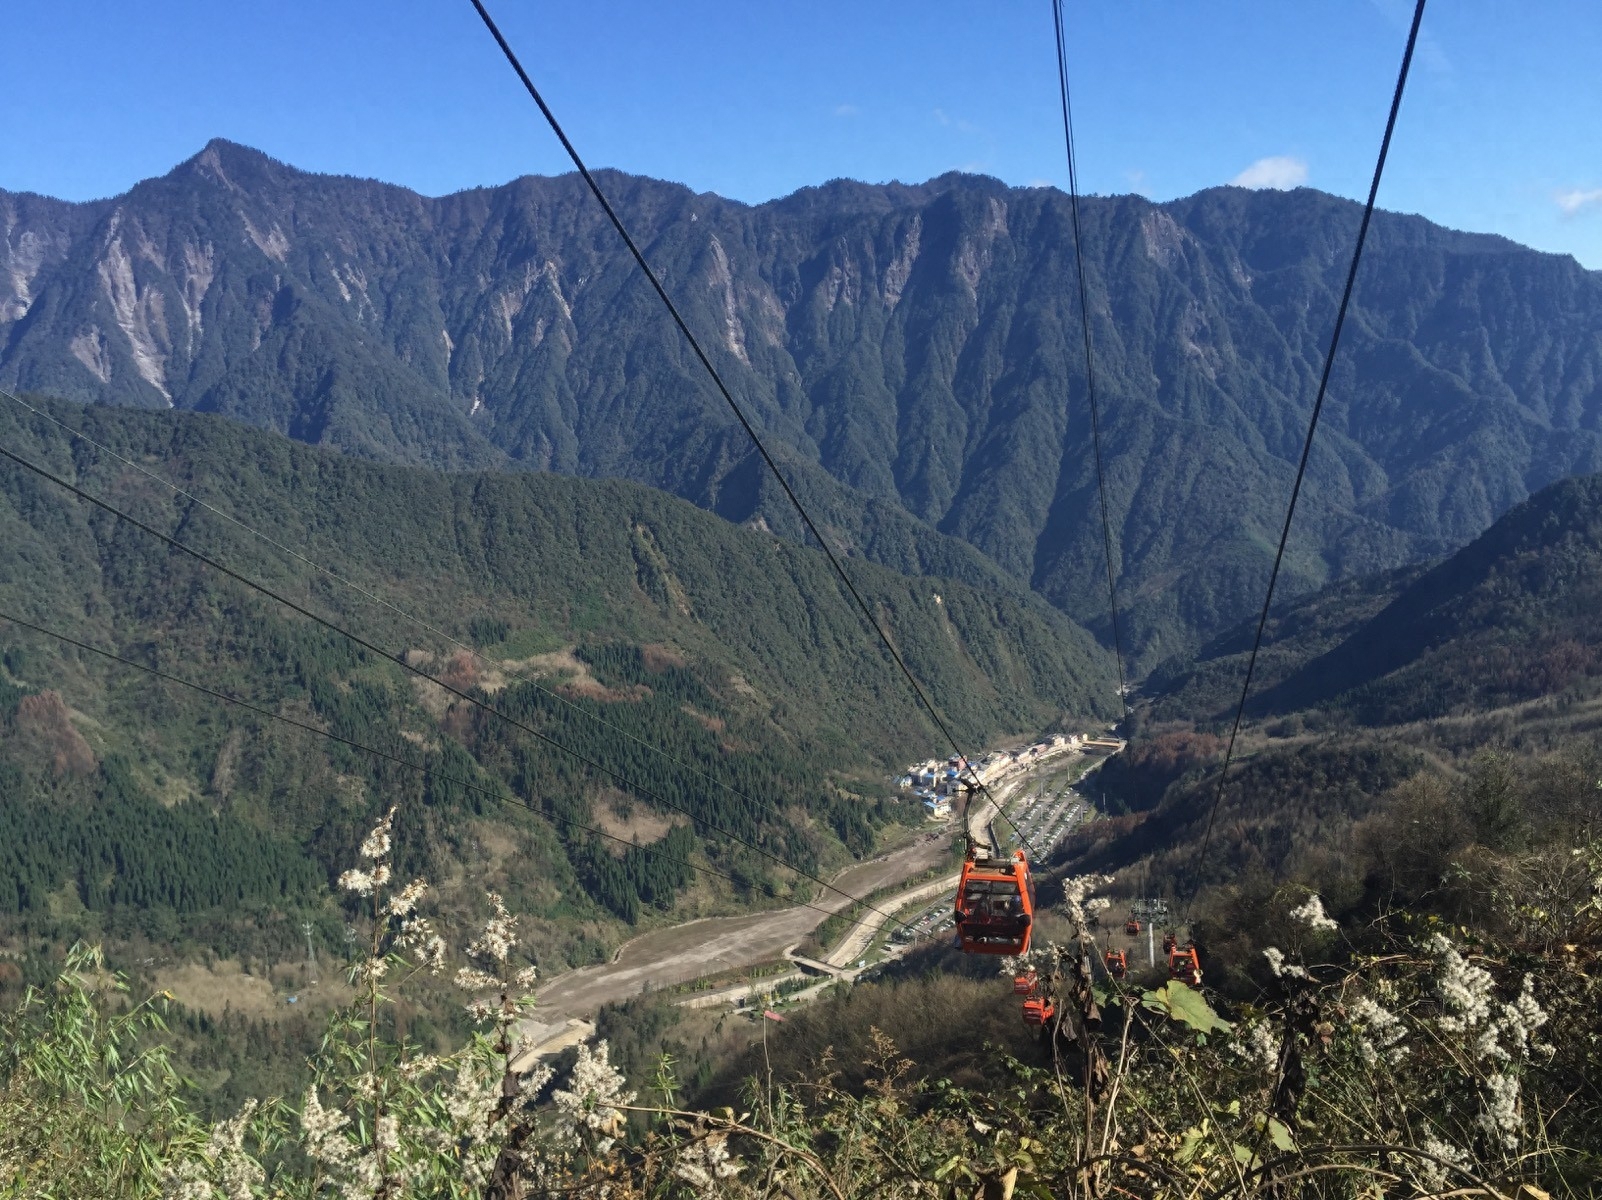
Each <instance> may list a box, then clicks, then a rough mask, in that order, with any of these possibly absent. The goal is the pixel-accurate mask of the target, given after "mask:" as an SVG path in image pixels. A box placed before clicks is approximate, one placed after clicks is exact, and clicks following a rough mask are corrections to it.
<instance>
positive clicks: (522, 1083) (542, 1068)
mask: <svg viewBox="0 0 1602 1200" xmlns="http://www.w3.org/2000/svg"><path fill="white" fill-rule="evenodd" d="M555 1076H556V1072H555V1071H554V1070H552V1069H551V1068H550V1067H549V1066H547V1065H546V1064H545V1063H535V1064H534V1066H533V1067H531V1068H530V1069H529V1070H528V1071H526V1072H524V1073H523V1074H522V1075H520V1076H518V1080H517V1092H518V1095H520V1096H522V1097H523V1098H524V1102H525V1103H526V1104H532V1103H534V1101H535V1100H536V1099H538V1098H539V1094H540V1093H541V1092H543V1091H544V1090H545V1085H546V1084H548V1083H550V1082H551V1080H552V1079H553V1078H555Z"/></svg>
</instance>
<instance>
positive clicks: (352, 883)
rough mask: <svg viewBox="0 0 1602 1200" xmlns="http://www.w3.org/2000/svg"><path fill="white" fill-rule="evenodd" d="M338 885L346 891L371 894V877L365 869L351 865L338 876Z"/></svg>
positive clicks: (364, 894) (362, 894)
mask: <svg viewBox="0 0 1602 1200" xmlns="http://www.w3.org/2000/svg"><path fill="white" fill-rule="evenodd" d="M339 886H340V887H341V888H343V889H344V890H345V891H347V892H355V893H356V894H357V895H358V896H371V895H372V894H373V877H372V876H371V875H369V874H368V873H367V872H366V871H362V870H358V869H357V868H356V867H352V868H351V869H350V870H348V871H346V872H345V873H344V874H343V875H341V876H340V877H339Z"/></svg>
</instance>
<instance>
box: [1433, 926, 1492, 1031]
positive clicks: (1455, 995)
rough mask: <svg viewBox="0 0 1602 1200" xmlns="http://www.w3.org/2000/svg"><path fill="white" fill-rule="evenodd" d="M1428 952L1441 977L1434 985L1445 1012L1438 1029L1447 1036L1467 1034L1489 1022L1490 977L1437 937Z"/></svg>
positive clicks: (1446, 941)
mask: <svg viewBox="0 0 1602 1200" xmlns="http://www.w3.org/2000/svg"><path fill="white" fill-rule="evenodd" d="M1428 948H1429V950H1430V952H1431V953H1433V954H1434V955H1435V956H1436V957H1437V958H1439V959H1440V962H1441V974H1440V977H1439V978H1438V979H1437V980H1436V984H1435V986H1436V990H1437V991H1439V992H1440V996H1441V1003H1442V1004H1443V1005H1444V1006H1445V1008H1446V1015H1445V1016H1443V1017H1442V1018H1441V1022H1440V1024H1441V1028H1442V1029H1444V1030H1446V1031H1447V1032H1448V1033H1467V1032H1468V1031H1469V1030H1471V1029H1476V1028H1478V1027H1479V1026H1481V1025H1483V1024H1485V1023H1486V1022H1487V1021H1489V1020H1490V1018H1491V984H1492V980H1491V973H1490V972H1489V971H1487V970H1485V969H1484V968H1483V967H1476V966H1474V965H1472V964H1471V963H1469V962H1468V960H1466V959H1465V958H1464V957H1463V956H1462V955H1461V954H1459V953H1458V951H1457V947H1456V946H1454V945H1452V943H1451V942H1450V941H1449V940H1448V939H1447V938H1445V937H1444V936H1442V935H1441V934H1439V933H1437V934H1435V935H1434V936H1433V937H1431V938H1430V940H1429V942H1428Z"/></svg>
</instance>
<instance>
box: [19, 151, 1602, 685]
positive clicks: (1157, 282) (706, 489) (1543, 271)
mask: <svg viewBox="0 0 1602 1200" xmlns="http://www.w3.org/2000/svg"><path fill="white" fill-rule="evenodd" d="M605 186H606V187H607V188H608V190H609V192H610V194H611V195H612V197H613V199H614V202H615V203H616V204H617V206H618V207H619V209H620V211H621V212H622V213H623V215H624V217H625V220H627V221H628V222H629V224H630V225H631V227H632V228H634V229H635V230H636V232H637V234H638V236H639V237H640V239H641V241H642V243H643V245H644V246H645V248H646V252H647V253H648V255H649V256H650V258H651V260H652V262H653V263H654V264H655V265H656V266H657V267H658V269H659V270H660V271H661V273H662V275H663V277H664V280H665V282H666V285H667V286H668V288H669V289H670V290H671V291H672V293H673V295H674V296H675V297H676V298H677V300H678V301H679V302H680V303H681V305H682V306H683V308H684V310H685V312H686V315H687V317H688V319H689V320H690V321H691V323H692V325H693V326H694V328H696V330H697V331H698V333H699V335H700V336H701V337H703V339H704V340H705V342H706V344H707V345H708V347H709V350H710V352H711V353H712V354H713V355H714V356H715V358H716V360H717V361H718V364H719V367H720V370H722V371H723V372H724V373H725V377H726V378H727V379H728V381H729V382H730V384H731V386H732V387H733V388H734V390H735V392H736V394H737V395H738V396H739V397H740V399H741V400H742V402H743V403H744V404H745V405H747V407H748V408H749V410H750V412H751V413H752V415H753V416H754V418H755V419H756V421H757V422H758V424H759V425H760V426H761V427H763V428H764V429H766V430H767V431H768V432H769V434H770V435H771V436H772V437H773V439H774V440H775V443H776V444H777V445H778V446H779V447H780V449H781V451H782V453H783V454H784V456H785V457H786V458H787V459H789V460H790V461H792V462H793V464H794V469H795V470H796V471H797V472H798V474H799V475H800V476H801V477H802V481H803V485H804V486H805V487H806V488H807V489H808V491H809V494H811V495H813V496H814V497H815V498H816V499H817V500H818V502H819V503H820V505H822V506H823V507H825V508H826V509H828V510H829V511H830V512H831V513H834V514H836V515H837V516H838V518H839V519H838V521H835V522H833V524H835V525H836V527H838V528H839V529H841V530H842V531H843V532H842V533H841V536H842V539H843V541H845V542H851V543H854V544H855V545H856V548H858V549H860V550H861V551H862V552H863V553H867V554H870V555H879V554H883V555H887V556H889V558H890V559H892V560H893V558H894V555H893V554H892V553H891V551H890V550H888V549H886V547H887V546H888V545H890V544H891V543H894V544H896V545H904V544H906V543H907V542H908V540H909V539H911V540H913V541H917V540H919V539H922V541H923V542H924V543H929V544H933V543H932V542H931V541H930V539H934V541H939V539H938V538H937V537H936V536H935V535H934V534H932V533H931V532H930V527H933V528H934V529H937V530H939V531H941V532H942V533H944V534H947V535H950V536H951V537H954V538H957V539H961V540H962V541H964V542H966V543H968V544H969V545H971V546H972V547H976V548H977V549H978V550H980V551H982V552H983V553H984V554H985V555H987V556H988V557H989V558H990V559H991V560H993V561H994V562H995V563H997V564H999V565H1000V566H1001V567H1002V568H1003V569H1005V570H1006V571H1007V572H1009V573H1011V574H1013V575H1014V576H1016V577H1017V578H1020V579H1023V580H1025V581H1027V582H1029V583H1030V584H1031V585H1032V586H1034V587H1035V588H1036V589H1037V590H1039V591H1040V592H1042V593H1043V594H1044V595H1045V596H1046V597H1047V598H1049V599H1050V600H1052V601H1053V602H1054V603H1056V604H1058V605H1059V606H1061V607H1063V608H1065V609H1066V610H1067V611H1068V612H1070V613H1072V614H1074V615H1075V616H1077V617H1079V618H1080V619H1083V620H1087V621H1090V622H1092V623H1094V622H1097V621H1104V617H1105V606H1106V602H1105V589H1104V586H1103V585H1102V583H1101V582H1100V581H1101V580H1102V579H1103V576H1102V573H1101V572H1102V567H1101V546H1100V536H1099V528H1098V527H1097V523H1096V519H1095V513H1094V509H1093V508H1092V505H1093V503H1094V477H1093V473H1092V467H1091V460H1090V454H1089V422H1088V417H1087V413H1086V411H1085V406H1084V383H1083V380H1084V369H1083V363H1082V361H1081V357H1082V356H1081V353H1080V351H1079V350H1078V349H1077V347H1078V344H1079V343H1078V337H1077V334H1076V333H1075V329H1076V327H1077V326H1076V323H1077V321H1078V314H1077V311H1076V309H1075V307H1074V305H1075V296H1076V295H1077V292H1076V289H1075V286H1074V276H1073V273H1072V242H1071V235H1070V230H1069V226H1068V220H1067V202H1066V198H1065V197H1063V196H1062V195H1061V194H1059V193H1057V192H1055V191H1052V190H1050V189H1009V188H1007V187H1004V186H1003V185H1001V184H999V183H997V182H996V181H994V180H990V179H985V178H977V177H969V176H959V175H952V176H946V177H943V178H941V179H938V180H934V181H931V182H929V183H927V184H923V185H920V186H915V187H907V186H900V185H890V186H869V185H862V184H855V183H848V182H836V183H831V184H828V185H825V186H823V187H819V188H811V189H806V190H804V191H802V192H798V193H796V194H795V195H793V196H789V197H786V198H784V199H782V200H778V201H774V202H772V203H769V204H764V205H760V206H756V207H748V206H745V205H740V204H736V203H732V202H729V201H726V200H722V199H720V198H718V197H716V196H710V195H697V194H695V193H693V192H691V191H689V190H687V189H685V188H682V187H677V186H674V185H670V184H664V183H660V182H657V181H653V180H647V179H639V178H634V177H630V176H625V175H620V174H608V175H607V176H606V177H605ZM1357 216H1358V210H1357V207H1356V206H1355V205H1352V204H1349V203H1346V202H1344V201H1340V200H1337V199H1334V198H1332V197H1329V196H1325V195H1322V194H1320V193H1317V192H1313V191H1309V190H1300V191H1296V192H1291V193H1252V192H1244V191H1240V190H1237V189H1218V190H1214V191H1210V192H1204V193H1201V194H1199V195H1197V196H1194V197H1190V198H1188V199H1185V200H1181V201H1175V202H1173V203H1169V204H1165V205H1153V204H1150V203H1148V202H1146V201H1144V200H1141V199H1139V198H1136V197H1115V198H1107V199H1096V198H1092V199H1091V200H1090V201H1088V202H1087V203H1086V205H1085V206H1084V217H1085V231H1086V250H1087V253H1088V255H1089V258H1088V267H1089V272H1090V276H1091V278H1090V293H1091V296H1092V314H1091V316H1092V321H1093V329H1094V336H1095V343H1096V354H1097V364H1098V377H1099V381H1100V386H1101V389H1102V393H1103V397H1104V402H1105V417H1104V421H1105V423H1104V434H1105V438H1106V450H1107V454H1108V466H1109V469H1110V478H1109V494H1110V499H1111V501H1112V505H1113V508H1114V513H1113V519H1114V532H1115V541H1116V544H1115V552H1116V554H1117V556H1118V562H1117V564H1116V565H1117V571H1118V575H1119V584H1120V588H1121V589H1122V592H1123V600H1124V604H1125V606H1126V607H1127V609H1128V616H1129V621H1128V630H1129V633H1130V634H1131V637H1132V640H1133V641H1134V642H1135V643H1136V645H1137V646H1138V650H1139V655H1140V657H1141V659H1142V661H1152V660H1154V659H1155V658H1157V657H1160V656H1162V655H1163V654H1166V653H1172V652H1174V651H1176V650H1179V649H1183V648H1185V647H1186V646H1189V645H1193V644H1194V643H1195V641H1196V639H1197V638H1199V637H1201V636H1203V635H1206V634H1208V633H1211V632H1215V631H1217V630H1219V629H1221V628H1223V627H1226V626H1228V625H1231V624H1233V623H1234V622H1235V621H1237V620H1239V619H1240V618H1241V617H1242V616H1243V615H1245V613H1246V611H1247V610H1249V609H1250V608H1251V607H1252V605H1253V603H1254V600H1253V596H1254V594H1260V588H1261V586H1262V584H1263V582H1264V581H1265V579H1266V574H1267V569H1268V563H1269V560H1270V556H1271V553H1272V542H1273V540H1274V539H1275V538H1276V537H1277V533H1278V524H1279V521H1280V519H1281V516H1282V513H1283V504H1284V501H1285V498H1286V495H1287V492H1288V488H1289V480H1290V475H1291V472H1292V470H1293V466H1294V461H1295V458H1296V455H1297V454H1298V453H1299V450H1300V440H1301V436H1302V433H1303V430H1304V428H1305V421H1306V416H1307V411H1308V406H1309V404H1310V402H1311V398H1312V394H1313V391H1314V388H1315V386H1316V379H1317V372H1318V369H1319V366H1320V364H1321V361H1322V354H1323V350H1324V347H1325V344H1326V342H1327V339H1328V334H1329V326H1330V323H1331V320H1332V317H1333V312H1334V306H1335V302H1336V299H1337V296H1338V289H1339V286H1340V283H1341V281H1342V278H1343V272H1344V268H1345V263H1346V261H1347V256H1348V254H1349V252H1350V246H1351V241H1352V237H1353V235H1354V233H1355V228H1356V222H1357ZM0 229H3V231H4V239H3V244H0V382H4V383H6V384H7V385H8V386H12V387H22V388H27V389H33V390H38V391H43V392H53V393H58V394H62V395H66V396H70V397H74V398H77V399H83V400H90V399H93V400H102V401H110V402H114V403H121V404H136V405H145V406H164V405H168V404H171V405H175V406H178V407H181V408H192V409H200V410H208V411H215V412H221V413H225V414H228V415H231V416H234V417H237V418H239V419H241V420H244V421H248V422H251V423H253V424H257V425H261V426H265V427H268V428H272V429H276V430H278V431H280V432H283V433H285V434H288V435H289V436H291V437H295V438H298V439H301V440H304V441H309V442H319V443H327V444H332V445H336V446H339V447H341V448H343V449H345V450H346V451H348V452H351V453H354V454H358V455H362V456H367V457H373V458H381V459H387V460H399V461H415V462H423V463H428V464H430V465H435V466H446V467H465V466H479V465H506V464H520V465H526V466H529V467H534V468H543V469H551V470H556V471H562V472H568V473H576V474H584V475H597V476H602V475H606V476H611V475H615V476H624V477H628V478H633V479H637V480H641V481H644V482H647V483H651V484H654V485H656V486H660V487H665V488H667V489H669V490H672V491H674V492H677V493H678V494H681V495H684V496H687V497H689V498H691V499H693V500H695V501H697V502H698V503H701V504H703V505H707V506H709V507H714V508H716V509H717V510H718V511H720V512H723V513H724V514H725V515H727V516H730V517H733V518H734V519H737V520H746V519H753V518H756V519H767V520H769V521H770V522H773V523H775V524H778V523H781V522H782V521H783V519H784V518H783V514H782V512H781V511H780V510H778V509H775V508H774V507H773V506H772V504H771V499H770V497H769V495H768V493H766V492H765V491H764V490H763V489H762V488H761V487H760V486H759V485H758V483H757V482H756V479H755V475H754V474H753V472H752V471H751V467H750V464H749V462H748V456H749V447H748V446H747V445H746V444H745V441H744V439H743V437H742V436H739V435H738V431H737V430H736V429H734V428H732V427H731V421H730V418H729V417H728V415H727V413H726V412H725V410H724V409H723V408H722V406H721V402H720V401H718V399H717V398H716V396H715V394H714V393H713V392H712V391H711V389H710V387H709V386H708V385H707V383H706V381H705V380H704V378H703V377H702V376H701V374H700V372H699V368H698V366H697V365H696V364H695V362H694V361H693V359H692V358H691V356H690V355H689V354H688V353H687V352H686V350H685V347H684V346H683V344H682V343H681V341H680V339H679V338H678V335H677V334H676V332H675V331H674V330H673V329H672V327H671V326H670V325H669V323H668V321H667V320H666V318H665V317H664V316H663V314H662V313H661V311H660V310H659V307H658V304H657V302H656V300H655V298H654V297H653V296H652V295H651V294H650V292H649V289H648V288H647V286H646V285H645V284H644V283H643V281H642V280H641V279H640V278H639V277H638V274H637V272H636V271H635V270H634V268H633V267H632V264H630V263H629V262H628V261H627V259H626V256H625V255H624V254H622V253H621V251H620V247H619V246H618V244H617V241H616V238H615V235H614V234H613V233H612V232H611V230H610V228H609V227H607V226H606V225H605V222H604V218H603V217H602V216H601V215H600V213H599V212H598V211H597V209H596V207H595V206H594V204H593V202H592V201H590V200H589V199H588V197H587V195H586V194H584V192H583V191H582V186H581V184H580V183H579V182H578V181H577V180H576V179H575V178H573V177H570V176H569V177H562V178H557V179H541V178H528V179H521V180H517V181H515V182H513V183H510V184H507V185H505V186H504V187H499V188H489V189H480V190H475V191H471V192H464V193H460V194H457V195H454V196H447V197H443V198H439V199H429V198H425V197H422V196H418V195H416V194H414V193H411V192H408V191H405V190H404V189H400V188H395V187H390V186H386V185H383V184H379V183H374V182H370V181H364V180H355V179H346V178H334V177H325V176H312V175H306V174H303V173H301V172H298V171H295V170H293V169H292V168H290V167H288V166H285V165H283V164H281V163H277V162H274V161H272V160H270V159H268V158H266V157H264V156H262V155H260V154H257V153H256V152H254V151H250V150H247V149H244V148H242V147H238V146H233V145H230V144H227V143H223V142H214V143H212V144H211V145H209V146H208V147H207V148H206V149H205V150H204V151H203V152H202V153H201V154H200V155H198V156H197V157H196V158H194V159H192V160H190V161H189V162H187V163H185V164H183V165H182V166H180V167H178V168H177V169H176V170H174V171H173V172H172V173H171V174H169V175H167V176H165V177H163V178H161V179H155V180H149V181H146V182H145V183H142V184H140V185H138V186H137V187H135V188H134V189H132V190H131V191H130V192H128V193H127V194H126V195H124V196H121V197H117V198H115V199H113V200H109V201H101V202H96V203H94V204H86V205H69V204H63V203H60V202H57V201H52V200H46V199H42V198H40V197H34V196H18V195H6V194H4V193H0ZM1599 422H1602V278H1599V277H1598V276H1597V275H1596V274H1593V273H1590V272H1586V271H1584V270H1583V269H1581V268H1580V267H1579V266H1578V265H1577V264H1575V263H1574V262H1573V261H1572V260H1569V259H1565V258H1558V257H1553V256H1549V255H1540V254H1536V253H1534V252H1532V251H1528V250H1525V249H1522V248H1520V247H1518V246H1515V245H1513V244H1511V243H1508V242H1505V241H1503V240H1500V239H1496V238H1490V237H1480V236H1471V235H1465V234H1459V233H1454V232H1451V231H1448V230H1444V229H1441V228H1439V227H1436V226H1433V225H1431V224H1429V223H1428V222H1425V221H1423V220H1421V219H1418V218H1410V217H1401V216H1394V215H1388V214H1382V215H1381V217H1380V218H1379V219H1378V220H1377V221H1376V224H1375V227H1374V230H1373V233H1372V235H1371V242H1370V256H1369V258H1368V259H1367V263H1366V266H1365V269H1364V274H1363V276H1362V279H1361V282H1360V284H1359V288H1358V294H1357V298H1356V308H1355V311H1354V314H1353V319H1352V320H1351V321H1350V322H1349V324H1348V327H1347V335H1346V341H1345V343H1344V346H1343V350H1342V354H1341V357H1340V360H1339V362H1338V364H1337V369H1336V372H1335V377H1334V380H1333V384H1332V391H1331V398H1330V402H1329V406H1328V408H1327V410H1326V415H1325V421H1324V425H1323V427H1322V430H1321V433H1320V442H1319V445H1318V448H1317V450H1316V451H1315V454H1314V460H1313V464H1312V472H1311V479H1310V484H1309V489H1308V491H1307V492H1306V494H1305V497H1304V503H1303V506H1302V508H1301V515H1300V516H1299V518H1298V524H1297V528H1296V531H1295V536H1294V539H1293V551H1292V556H1291V559H1290V561H1289V563H1288V567H1289V572H1290V573H1289V576H1288V578H1287V586H1288V589H1289V590H1290V591H1292V592H1293V591H1295V590H1297V589H1306V588H1310V587H1313V586H1316V585H1319V584H1321V583H1323V582H1325V581H1327V580H1328V579H1330V578H1334V577H1340V576H1345V575H1351V574H1355V573H1361V572H1367V571H1371V570H1378V569H1382V568H1385V567H1389V566H1393V565H1396V564H1398V563H1401V562H1406V561H1411V560H1414V559H1417V558H1420V557H1424V556H1427V555H1431V554H1436V553H1440V552H1442V551H1444V550H1446V549H1449V548H1450V547H1453V546H1455V545H1459V544H1462V543H1463V542H1465V541H1467V540H1468V539H1470V538H1472V537H1473V536H1475V535H1476V534H1477V533H1478V532H1479V531H1481V530H1482V529H1484V528H1485V527H1486V526H1487V525H1488V524H1489V523H1490V522H1491V521H1492V520H1493V519H1494V518H1495V517H1496V516H1497V515H1499V514H1500V513H1501V512H1503V511H1505V510H1506V509H1507V508H1508V507H1510V506H1511V505H1513V504H1515V503H1517V502H1518V501H1519V500H1521V499H1522V498H1523V497H1525V496H1526V495H1528V494H1529V493H1530V491H1531V490H1532V489H1535V488H1538V487H1540V486H1542V485H1544V484H1545V483H1547V482H1549V481H1551V480H1552V479H1555V478H1559V477H1562V476H1564V475H1568V474H1573V473H1578V472H1584V471H1593V470H1598V469H1602V436H1599ZM869 500H873V501H877V502H879V503H878V505H877V507H875V506H873V505H871V504H868V503H867V501H869ZM867 511H871V512H874V513H877V514H878V516H877V517H875V518H874V521H876V522H877V525H876V526H875V528H876V529H880V530H881V534H882V528H884V527H887V525H893V526H895V529H896V530H897V533H896V536H895V537H887V536H882V535H876V533H875V529H870V528H866V527H864V526H863V519H862V518H861V516H860V513H862V512H867ZM909 518H910V520H909ZM870 524H871V522H870ZM876 547H877V549H876ZM946 552H950V551H949V547H948V549H947V551H946ZM893 565H896V566H898V567H901V568H902V569H906V568H907V566H908V564H907V563H906V562H893Z"/></svg>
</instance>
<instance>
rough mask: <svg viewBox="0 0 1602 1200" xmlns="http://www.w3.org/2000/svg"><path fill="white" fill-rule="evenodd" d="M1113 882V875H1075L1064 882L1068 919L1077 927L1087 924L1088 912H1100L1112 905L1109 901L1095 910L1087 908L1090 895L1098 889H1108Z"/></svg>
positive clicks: (1063, 892)
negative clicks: (1086, 904) (1086, 914)
mask: <svg viewBox="0 0 1602 1200" xmlns="http://www.w3.org/2000/svg"><path fill="white" fill-rule="evenodd" d="M1112 881H1113V879H1112V876H1111V875H1075V876H1074V877H1073V878H1071V879H1066V880H1064V881H1063V885H1062V906H1063V908H1065V909H1066V910H1067V911H1068V917H1069V919H1070V920H1071V921H1073V923H1074V924H1075V925H1083V924H1085V913H1086V912H1087V911H1093V912H1100V911H1101V909H1102V908H1104V907H1109V906H1110V905H1111V904H1112V901H1110V900H1109V901H1108V902H1107V904H1106V905H1098V906H1097V907H1096V908H1095V909H1091V910H1087V909H1086V908H1085V901H1086V900H1087V899H1089V897H1090V893H1091V892H1093V891H1095V890H1096V889H1097V888H1100V887H1106V886H1107V885H1108V884H1109V883H1111V882H1112Z"/></svg>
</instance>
